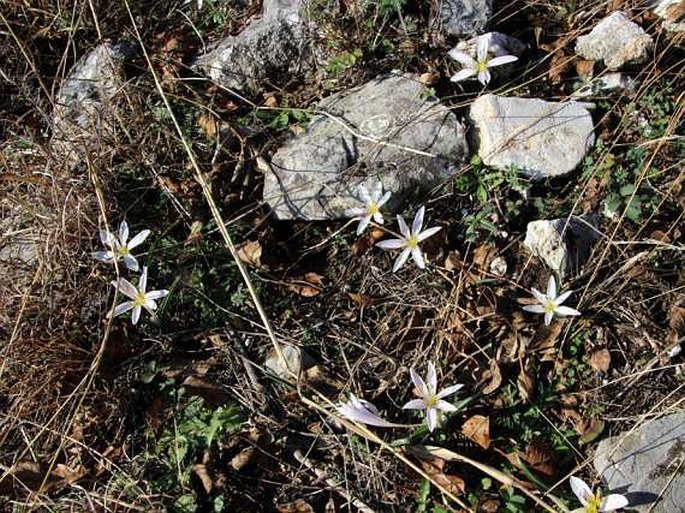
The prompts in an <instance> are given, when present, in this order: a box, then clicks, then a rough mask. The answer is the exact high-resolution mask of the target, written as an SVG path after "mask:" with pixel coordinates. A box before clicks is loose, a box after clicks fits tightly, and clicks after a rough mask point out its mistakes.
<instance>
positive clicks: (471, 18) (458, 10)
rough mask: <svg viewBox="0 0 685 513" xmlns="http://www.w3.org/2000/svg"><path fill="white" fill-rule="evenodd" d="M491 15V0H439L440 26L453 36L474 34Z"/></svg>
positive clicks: (482, 29) (483, 27)
mask: <svg viewBox="0 0 685 513" xmlns="http://www.w3.org/2000/svg"><path fill="white" fill-rule="evenodd" d="M491 16H492V0H441V2H440V17H441V21H442V28H443V30H444V31H445V32H447V33H448V34H451V35H453V36H475V35H478V34H480V33H482V32H483V31H484V30H485V26H486V25H487V24H488V22H489V21H490V17H491Z"/></svg>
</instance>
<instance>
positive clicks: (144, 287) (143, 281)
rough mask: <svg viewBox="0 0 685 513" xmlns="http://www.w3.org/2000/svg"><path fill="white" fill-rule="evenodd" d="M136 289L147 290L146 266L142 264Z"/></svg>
mask: <svg viewBox="0 0 685 513" xmlns="http://www.w3.org/2000/svg"><path fill="white" fill-rule="evenodd" d="M138 290H140V291H141V292H143V293H144V292H145V291H146V290H147V266H143V272H142V273H140V279H139V280H138Z"/></svg>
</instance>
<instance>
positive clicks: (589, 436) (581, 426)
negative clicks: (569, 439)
mask: <svg viewBox="0 0 685 513" xmlns="http://www.w3.org/2000/svg"><path fill="white" fill-rule="evenodd" d="M575 427H576V432H577V433H578V434H579V435H580V443H581V444H589V443H590V442H592V441H594V440H596V439H597V437H598V436H599V435H601V434H602V432H603V431H604V422H602V421H601V420H597V419H595V418H592V419H589V420H581V421H579V422H577V423H576V426H575Z"/></svg>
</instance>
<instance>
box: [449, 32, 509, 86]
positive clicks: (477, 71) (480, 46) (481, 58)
mask: <svg viewBox="0 0 685 513" xmlns="http://www.w3.org/2000/svg"><path fill="white" fill-rule="evenodd" d="M488 45H489V40H488V38H487V37H483V36H479V37H478V39H477V41H476V55H477V60H476V59H474V58H473V57H471V56H470V55H469V54H468V53H464V52H462V51H459V50H457V49H456V48H453V49H452V50H450V51H449V53H448V55H449V56H450V57H452V58H453V59H454V60H455V61H457V62H459V64H461V65H462V66H463V67H464V69H462V70H461V71H458V72H457V73H455V74H454V75H453V76H452V78H450V80H451V81H452V82H459V81H460V80H464V79H466V78H469V77H472V76H474V75H477V76H478V81H479V82H480V83H481V84H483V85H484V86H486V85H488V83H489V82H490V78H491V76H490V68H492V67H495V66H501V65H502V64H508V63H510V62H514V61H517V60H518V57H516V56H515V55H501V56H499V57H493V58H492V59H488Z"/></svg>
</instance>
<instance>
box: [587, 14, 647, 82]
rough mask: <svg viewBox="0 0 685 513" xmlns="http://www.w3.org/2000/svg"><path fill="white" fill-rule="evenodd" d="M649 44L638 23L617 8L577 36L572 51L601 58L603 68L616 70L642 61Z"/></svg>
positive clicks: (593, 59)
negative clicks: (585, 33) (574, 49)
mask: <svg viewBox="0 0 685 513" xmlns="http://www.w3.org/2000/svg"><path fill="white" fill-rule="evenodd" d="M653 46H654V41H653V40H652V38H651V36H650V35H649V34H647V33H646V32H645V31H644V30H642V27H640V26H639V25H638V24H637V23H634V22H632V21H630V19H629V18H628V16H626V15H625V13H623V12H620V11H617V12H615V13H612V14H611V15H609V16H607V17H606V18H604V19H603V20H602V21H600V22H599V23H598V24H597V26H595V28H593V29H592V31H591V32H590V33H589V34H587V35H585V36H580V37H579V38H578V41H577V42H576V53H577V54H578V55H580V56H581V57H583V58H585V59H590V60H592V61H604V65H605V66H606V67H607V68H609V69H610V70H616V69H619V68H620V67H622V66H624V65H627V64H628V65H629V64H639V63H641V62H644V61H646V60H647V58H648V57H649V54H650V51H651V49H652V47H653Z"/></svg>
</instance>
